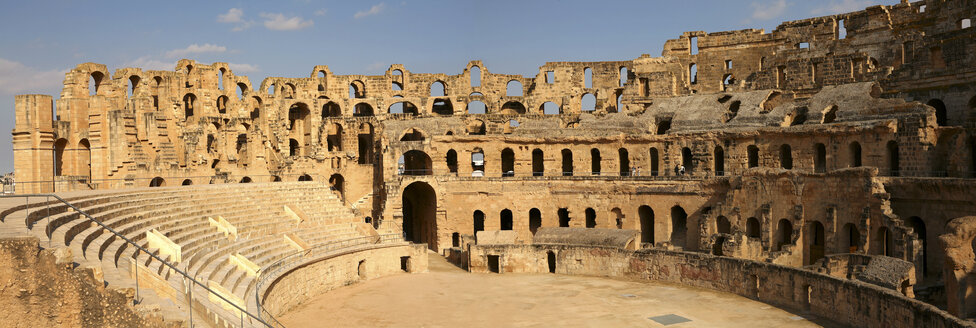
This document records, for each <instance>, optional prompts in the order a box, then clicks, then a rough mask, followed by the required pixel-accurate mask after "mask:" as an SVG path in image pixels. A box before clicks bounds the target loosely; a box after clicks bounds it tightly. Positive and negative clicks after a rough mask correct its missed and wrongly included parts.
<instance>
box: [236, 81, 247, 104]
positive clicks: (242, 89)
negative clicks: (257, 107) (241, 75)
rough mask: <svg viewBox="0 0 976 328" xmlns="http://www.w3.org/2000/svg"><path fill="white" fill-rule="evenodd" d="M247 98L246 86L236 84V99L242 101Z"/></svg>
mask: <svg viewBox="0 0 976 328" xmlns="http://www.w3.org/2000/svg"><path fill="white" fill-rule="evenodd" d="M244 97H247V84H244V83H238V84H237V99H240V100H244Z"/></svg>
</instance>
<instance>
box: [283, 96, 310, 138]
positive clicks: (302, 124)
mask: <svg viewBox="0 0 976 328" xmlns="http://www.w3.org/2000/svg"><path fill="white" fill-rule="evenodd" d="M310 114H311V112H310V111H309V109H308V106H307V105H305V104H303V103H297V104H294V105H292V106H291V107H289V108H288V130H292V131H301V132H305V131H309V130H311V126H310V122H309V120H308V117H309V116H310Z"/></svg>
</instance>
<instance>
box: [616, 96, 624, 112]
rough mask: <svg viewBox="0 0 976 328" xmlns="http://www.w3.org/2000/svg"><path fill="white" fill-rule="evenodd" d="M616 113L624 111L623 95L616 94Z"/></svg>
mask: <svg viewBox="0 0 976 328" xmlns="http://www.w3.org/2000/svg"><path fill="white" fill-rule="evenodd" d="M616 108H617V113H620V112H623V111H624V95H622V94H621V95H617V107H616Z"/></svg>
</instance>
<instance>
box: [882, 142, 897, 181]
mask: <svg viewBox="0 0 976 328" xmlns="http://www.w3.org/2000/svg"><path fill="white" fill-rule="evenodd" d="M885 149H887V151H888V175H890V176H893V177H897V176H898V175H899V173H900V171H901V168H900V164H899V160H898V157H899V154H898V142H897V141H895V140H889V141H888V144H887V145H885Z"/></svg>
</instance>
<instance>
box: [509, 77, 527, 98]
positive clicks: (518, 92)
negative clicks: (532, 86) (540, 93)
mask: <svg viewBox="0 0 976 328" xmlns="http://www.w3.org/2000/svg"><path fill="white" fill-rule="evenodd" d="M522 94H523V91H522V82H519V81H518V80H511V81H508V84H507V85H506V86H505V96H507V97H521V96H522Z"/></svg>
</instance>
